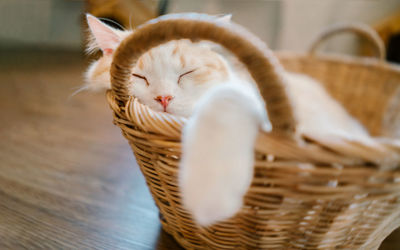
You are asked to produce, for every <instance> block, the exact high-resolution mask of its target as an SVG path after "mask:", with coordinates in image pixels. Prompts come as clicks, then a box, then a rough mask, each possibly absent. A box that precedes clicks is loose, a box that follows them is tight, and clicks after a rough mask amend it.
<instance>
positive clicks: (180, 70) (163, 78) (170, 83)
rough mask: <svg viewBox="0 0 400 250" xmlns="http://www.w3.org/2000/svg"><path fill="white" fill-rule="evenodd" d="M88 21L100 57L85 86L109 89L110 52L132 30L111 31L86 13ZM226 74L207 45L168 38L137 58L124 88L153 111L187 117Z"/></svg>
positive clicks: (227, 69)
mask: <svg viewBox="0 0 400 250" xmlns="http://www.w3.org/2000/svg"><path fill="white" fill-rule="evenodd" d="M88 23H89V27H90V29H91V31H92V33H93V35H94V38H95V41H96V44H97V45H98V46H99V47H100V48H101V50H102V51H103V56H102V57H101V58H100V59H99V60H98V61H96V62H94V63H93V64H92V65H91V66H90V67H89V69H88V72H87V74H86V79H87V86H88V88H91V89H100V88H104V87H105V88H110V85H111V84H110V75H109V71H110V66H111V61H112V56H113V52H114V50H115V48H116V47H117V46H118V45H119V43H120V41H121V40H122V39H123V38H125V37H126V36H128V35H129V34H130V33H131V32H132V31H125V32H119V31H115V30H113V29H112V28H110V27H108V26H106V25H105V24H103V23H101V22H100V21H99V20H98V19H96V18H95V17H92V16H88ZM229 77H230V72H229V67H228V64H227V63H226V61H225V60H224V59H223V58H222V57H221V56H220V55H219V54H218V53H216V52H214V51H213V50H212V49H211V48H210V46H208V45H206V44H203V43H192V42H190V41H189V40H179V41H171V42H168V43H166V44H163V45H160V46H158V47H155V48H153V49H151V50H149V51H148V52H146V53H145V54H143V55H142V56H141V57H140V58H139V59H138V61H137V63H136V65H135V66H134V67H133V68H132V75H131V80H130V83H129V86H128V90H129V94H130V95H132V96H135V97H136V98H138V99H139V101H140V102H141V103H143V104H145V105H147V106H149V107H150V108H151V109H153V110H156V111H160V112H168V113H171V114H175V115H180V116H185V117H187V116H189V115H190V114H191V113H192V110H193V108H194V105H195V104H196V102H197V101H198V99H199V98H200V97H201V96H202V95H203V94H204V92H205V91H207V90H208V89H209V88H210V87H212V86H214V85H216V84H221V83H224V82H226V81H227V80H228V78H229Z"/></svg>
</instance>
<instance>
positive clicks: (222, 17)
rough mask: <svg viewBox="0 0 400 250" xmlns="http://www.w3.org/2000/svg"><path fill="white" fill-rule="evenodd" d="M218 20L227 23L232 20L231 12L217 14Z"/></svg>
mask: <svg viewBox="0 0 400 250" xmlns="http://www.w3.org/2000/svg"><path fill="white" fill-rule="evenodd" d="M217 17H218V21H221V22H226V23H229V22H230V21H231V20H232V14H222V15H219V16H217Z"/></svg>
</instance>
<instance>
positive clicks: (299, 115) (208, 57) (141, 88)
mask: <svg viewBox="0 0 400 250" xmlns="http://www.w3.org/2000/svg"><path fill="white" fill-rule="evenodd" d="M229 20H230V16H228V17H227V16H225V17H222V18H220V20H219V21H221V22H229ZM87 21H88V25H89V29H90V31H91V34H92V35H93V38H92V39H91V42H90V43H89V46H88V50H89V51H93V50H95V49H98V48H99V49H101V51H102V52H103V56H102V57H101V58H100V59H98V60H97V61H95V62H94V63H92V64H91V65H90V66H89V68H88V71H87V72H86V74H85V78H86V85H85V87H84V88H87V89H89V90H99V89H106V88H110V85H111V84H110V74H109V70H110V66H111V61H112V56H113V53H114V51H115V49H116V48H117V47H118V45H119V43H120V42H121V41H122V40H123V39H124V38H125V37H127V36H128V35H130V34H131V33H132V32H134V31H119V30H115V29H113V28H111V27H109V26H107V25H105V24H103V23H102V22H101V21H100V20H98V19H97V18H95V17H94V16H91V15H87ZM220 49H221V48H220V47H218V46H216V47H215V45H213V44H210V43H207V42H196V43H193V42H191V41H189V40H179V41H170V42H168V43H166V44H163V45H160V46H158V47H156V48H153V49H151V50H149V51H148V52H146V53H145V54H143V55H142V56H141V57H140V58H139V59H138V61H137V63H136V65H135V66H134V67H133V69H132V79H131V84H130V85H129V87H128V90H129V93H130V94H131V95H132V96H135V97H136V98H138V100H139V101H140V102H141V103H143V104H145V105H147V106H149V107H150V108H151V109H153V110H155V111H159V112H168V113H171V114H173V115H178V116H184V117H187V118H188V121H187V123H186V125H185V126H184V128H183V131H182V159H181V162H180V171H179V187H180V190H181V193H182V201H183V205H184V206H185V208H186V209H188V211H190V213H191V214H192V215H193V217H194V219H195V220H196V221H197V222H198V223H199V224H200V225H210V224H213V223H215V222H217V221H220V220H224V219H227V218H229V217H231V216H233V215H235V213H237V211H238V210H239V209H240V207H241V206H242V202H243V196H244V194H245V193H246V191H247V189H248V187H249V185H250V182H251V180H252V177H253V163H254V151H253V148H254V144H255V141H256V138H257V134H258V133H259V131H260V130H263V131H266V132H269V131H271V129H272V125H271V124H270V121H269V119H268V114H267V112H266V111H265V103H264V101H263V100H262V98H261V96H260V93H259V92H258V90H257V88H256V87H255V86H256V85H255V83H254V81H253V79H252V78H251V77H250V75H249V74H248V73H247V72H246V70H245V69H244V67H243V65H241V64H240V63H238V62H237V61H235V60H233V59H231V57H229V56H227V55H228V54H226V52H224V51H223V49H222V50H221V51H222V52H221V51H219V50H220ZM283 77H285V79H286V81H285V84H286V86H285V87H286V92H287V94H288V96H289V100H290V102H291V104H292V106H293V111H294V112H293V113H294V116H295V119H296V121H297V126H296V133H298V134H311V135H314V136H317V137H323V138H335V137H341V138H346V139H349V140H359V141H362V142H365V143H366V144H373V141H372V140H371V139H370V136H369V134H368V131H367V130H366V129H365V128H364V127H363V126H362V125H361V124H360V123H359V122H358V121H357V120H356V119H354V118H353V117H351V116H350V115H349V114H348V113H347V112H346V110H345V109H344V108H343V107H342V106H341V105H340V104H339V103H338V102H336V101H335V100H334V99H333V98H332V97H331V96H330V95H329V94H328V93H327V92H326V90H325V89H324V88H323V87H322V86H321V84H320V83H318V82H317V81H315V80H314V79H312V78H310V77H308V76H305V75H300V74H295V73H289V72H285V73H283Z"/></svg>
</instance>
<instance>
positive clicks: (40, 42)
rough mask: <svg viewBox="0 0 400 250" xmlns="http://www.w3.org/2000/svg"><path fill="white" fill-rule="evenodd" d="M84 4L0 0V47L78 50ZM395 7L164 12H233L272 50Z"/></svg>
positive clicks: (336, 4)
mask: <svg viewBox="0 0 400 250" xmlns="http://www.w3.org/2000/svg"><path fill="white" fill-rule="evenodd" d="M139 1H148V0H139ZM84 6H85V1H84V0H0V47H22V46H30V47H32V46H36V47H41V48H48V47H57V48H61V49H81V41H82V39H81V34H82V32H81V21H82V13H83V12H84V11H85V10H84ZM398 9H400V0H170V1H169V6H168V8H167V11H168V12H169V13H172V12H206V13H210V14H222V13H232V14H233V20H234V21H236V22H237V23H240V24H242V25H244V26H246V27H248V28H249V29H250V30H251V31H253V32H254V33H255V34H256V35H258V36H259V37H260V38H261V39H262V40H264V41H266V42H267V43H268V45H269V46H270V47H271V48H273V49H289V50H296V51H304V50H306V49H307V48H308V46H309V44H310V41H311V40H312V39H313V37H314V36H315V35H316V33H318V32H319V31H320V30H322V29H323V28H324V27H326V26H327V25H328V24H331V23H336V22H343V21H355V20H357V21H362V22H365V23H367V24H374V23H376V22H377V21H378V20H380V19H382V18H384V17H385V16H388V15H390V14H391V13H394V12H395V11H396V10H398ZM356 41H357V40H356V39H355V38H354V37H351V36H344V37H339V38H338V39H333V40H332V41H330V42H328V43H327V45H326V46H325V48H326V49H328V50H335V51H341V52H344V53H352V52H355V51H357V48H356V45H357V43H356Z"/></svg>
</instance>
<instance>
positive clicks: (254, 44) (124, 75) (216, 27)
mask: <svg viewBox="0 0 400 250" xmlns="http://www.w3.org/2000/svg"><path fill="white" fill-rule="evenodd" d="M177 39H190V40H192V41H198V40H209V41H212V42H216V43H219V44H221V45H222V46H224V47H225V48H226V49H228V50H229V51H231V52H232V53H233V54H234V55H236V56H237V57H238V59H239V60H240V61H241V62H242V63H243V64H244V65H245V66H246V67H247V69H248V71H249V72H250V74H251V75H252V77H253V79H254V80H255V82H256V83H257V85H258V88H259V90H260V93H261V95H262V96H263V98H264V100H265V102H266V108H267V110H268V114H269V118H270V120H271V123H272V125H273V129H274V130H273V131H274V132H281V133H282V132H283V134H287V135H288V134H292V133H293V132H294V129H295V119H294V118H293V113H292V109H291V106H290V103H289V99H288V97H287V95H286V92H285V91H286V90H285V87H284V82H283V81H284V79H283V77H282V72H283V67H282V66H281V65H280V63H279V61H278V59H277V58H276V57H275V56H274V54H273V53H272V51H271V50H270V49H268V48H267V46H266V45H265V43H263V42H262V41H261V40H260V39H259V38H257V37H256V36H255V35H253V34H252V33H250V32H249V31H247V30H246V29H244V28H243V27H242V26H240V25H237V24H234V23H225V22H221V21H218V20H217V19H216V18H215V17H212V16H209V15H206V14H195V13H190V14H170V15H165V16H162V17H159V18H157V19H153V20H151V21H149V22H148V23H146V24H144V25H142V26H140V27H139V28H138V29H137V30H135V31H134V32H133V34H131V35H130V36H129V37H127V38H126V39H125V40H124V41H122V42H121V44H120V46H119V47H118V49H117V50H116V52H115V55H114V59H113V62H112V66H111V85H112V92H113V94H114V95H115V97H116V99H117V100H118V101H120V102H122V104H125V103H126V101H127V100H128V98H129V95H128V91H127V84H128V83H129V81H130V77H131V69H132V67H133V66H134V64H135V63H136V61H137V59H138V58H139V57H140V56H141V55H142V54H143V53H145V52H146V51H147V50H149V49H151V48H153V47H156V46H158V45H160V44H163V43H166V42H168V41H171V40H177Z"/></svg>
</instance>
